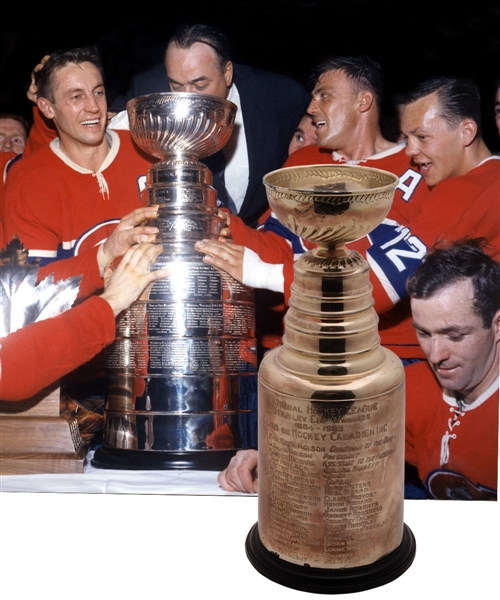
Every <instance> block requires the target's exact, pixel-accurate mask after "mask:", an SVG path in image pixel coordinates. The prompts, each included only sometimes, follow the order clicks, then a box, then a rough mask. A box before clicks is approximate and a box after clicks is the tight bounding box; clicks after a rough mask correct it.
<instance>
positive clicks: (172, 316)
mask: <svg viewBox="0 0 500 600" xmlns="http://www.w3.org/2000/svg"><path fill="white" fill-rule="evenodd" d="M254 312H255V311H254V308H253V305H252V304H250V303H248V304H233V303H229V302H224V303H222V302H196V303H193V302H171V303H161V302H158V303H154V302H149V303H144V304H140V303H138V304H135V305H134V306H132V307H131V308H130V309H128V310H127V311H125V312H124V313H122V315H121V316H120V318H119V319H118V321H117V329H116V334H117V337H134V336H164V335H170V336H176V335H178V336H194V337H196V336H207V335H210V336H222V335H226V336H228V335H229V336H234V337H238V336H240V337H253V335H254V328H255V316H254Z"/></svg>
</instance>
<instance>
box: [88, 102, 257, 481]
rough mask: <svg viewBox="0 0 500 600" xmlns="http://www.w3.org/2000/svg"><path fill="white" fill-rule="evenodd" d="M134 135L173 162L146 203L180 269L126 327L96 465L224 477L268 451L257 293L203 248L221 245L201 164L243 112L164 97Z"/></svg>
mask: <svg viewBox="0 0 500 600" xmlns="http://www.w3.org/2000/svg"><path fill="white" fill-rule="evenodd" d="M127 110H128V114H129V121H130V131H131V134H132V137H133V139H134V141H135V142H136V143H137V145H138V146H139V147H140V148H141V149H142V150H143V151H144V152H146V153H148V154H151V155H153V156H156V157H158V158H161V159H162V160H161V161H160V162H158V163H156V164H155V165H153V166H152V167H151V168H150V170H149V172H148V174H147V185H146V189H145V190H144V192H143V199H145V200H146V201H147V202H144V204H146V203H148V204H149V205H158V207H159V209H158V217H157V218H155V219H153V220H151V221H149V222H148V225H152V226H156V227H158V229H159V233H158V235H157V242H158V243H160V244H162V245H163V252H162V253H161V254H160V255H159V256H158V257H157V259H156V261H155V263H154V264H153V265H152V268H157V269H160V268H163V267H166V266H168V267H170V270H171V276H170V277H168V278H166V279H164V280H160V281H157V282H155V283H154V284H153V285H152V286H151V287H150V288H149V289H148V290H146V292H145V294H144V295H143V297H141V298H139V299H138V300H137V301H136V302H135V303H134V304H133V305H132V306H131V307H130V308H129V309H128V310H126V311H124V312H123V313H122V314H121V315H120V316H119V318H118V320H117V335H116V340H115V342H114V343H113V344H112V345H111V346H110V347H109V349H108V352H107V356H106V372H107V376H108V392H107V397H106V409H105V428H104V441H103V446H102V448H100V449H98V450H97V451H96V453H95V456H94V459H93V464H94V466H97V467H102V468H119V469H120V468H121V469H175V468H191V469H210V470H221V469H223V468H225V467H226V466H227V463H228V462H229V460H230V458H231V456H233V455H234V453H235V452H236V451H237V450H239V449H245V448H255V447H256V445H257V356H256V342H255V307H254V301H253V290H251V289H249V288H247V287H245V286H243V285H241V284H240V283H239V282H238V281H236V280H235V279H233V278H232V277H231V276H229V275H228V274H227V273H224V272H221V271H219V270H217V269H216V268H214V267H213V266H211V265H209V264H207V263H205V262H204V261H203V256H204V255H203V254H201V253H199V252H196V251H195V250H194V244H195V243H196V241H198V240H202V239H205V238H212V239H217V238H218V236H219V235H220V231H221V230H222V228H223V227H224V221H223V219H221V218H220V217H219V216H218V210H217V203H216V191H215V189H214V188H213V187H211V183H212V173H211V172H210V170H209V169H208V168H207V167H206V166H205V165H204V164H203V163H201V162H199V159H201V160H202V159H204V158H206V157H208V156H210V155H211V154H214V153H215V152H217V151H219V150H220V149H221V148H222V147H223V146H224V144H225V143H226V142H227V141H228V140H229V138H230V136H231V132H232V128H233V124H234V117H235V114H236V106H235V105H234V104H233V103H231V102H229V101H227V100H223V99H221V98H217V97H215V96H208V95H203V94H190V93H164V94H150V95H147V96H141V97H138V98H134V99H133V100H131V101H130V102H129V103H128V105H127Z"/></svg>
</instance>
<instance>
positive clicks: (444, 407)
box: [218, 240, 500, 500]
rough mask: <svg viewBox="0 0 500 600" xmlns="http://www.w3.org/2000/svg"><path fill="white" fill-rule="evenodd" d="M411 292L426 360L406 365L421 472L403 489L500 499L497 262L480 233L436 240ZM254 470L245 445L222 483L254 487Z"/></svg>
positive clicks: (411, 437) (254, 459) (413, 446)
mask: <svg viewBox="0 0 500 600" xmlns="http://www.w3.org/2000/svg"><path fill="white" fill-rule="evenodd" d="M408 293H409V295H410V297H411V310H412V314H413V325H414V327H415V328H416V331H417V337H418V341H419V343H420V345H421V347H422V350H423V352H424V355H425V356H426V357H427V359H428V360H423V361H420V362H417V363H414V364H411V365H409V366H407V367H406V369H405V371H406V381H407V383H406V390H407V400H406V461H407V463H409V465H411V466H412V467H413V468H414V469H415V470H416V473H417V476H418V478H419V480H417V481H415V482H414V481H410V482H408V483H407V485H406V489H405V496H406V497H410V498H417V497H420V498H423V497H429V498H438V499H462V500H496V494H497V492H496V490H497V460H498V459H497V456H498V448H497V445H498V387H499V386H498V383H499V382H498V376H499V371H498V368H499V367H498V365H499V342H500V265H499V264H498V263H496V262H495V261H494V260H492V259H491V258H490V257H489V256H488V255H487V254H485V253H484V252H483V250H482V249H481V243H480V241H479V240H469V241H461V242H457V243H454V244H452V245H450V246H448V247H447V246H444V247H440V248H437V249H434V250H433V251H431V252H430V253H429V254H428V256H427V258H426V259H425V260H424V262H423V264H422V265H421V266H420V267H419V268H418V269H417V271H416V272H415V274H414V275H413V276H412V277H411V278H410V280H409V281H408ZM257 467H258V453H257V451H255V450H242V451H240V452H238V453H237V454H236V455H235V456H234V457H233V458H232V460H231V462H230V463H229V465H228V467H227V469H225V470H224V471H223V472H222V473H220V474H219V478H218V479H219V483H220V485H221V486H222V487H223V488H224V489H225V490H228V491H239V492H250V493H252V492H254V493H255V492H257V489H258V483H257ZM407 473H410V474H411V469H407ZM422 488H423V489H422Z"/></svg>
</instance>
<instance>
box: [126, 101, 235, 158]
mask: <svg viewBox="0 0 500 600" xmlns="http://www.w3.org/2000/svg"><path fill="white" fill-rule="evenodd" d="M236 110H237V107H236V105H234V104H233V103H232V102H229V100H223V99H222V98H218V97H217V96H209V95H206V94H190V93H164V94H148V95H146V96H139V97H138V98H134V99H132V100H130V101H129V102H128V103H127V111H128V115H129V122H130V133H131V134H132V137H133V138H134V141H135V142H136V144H137V145H138V146H139V147H140V148H141V149H142V150H144V152H146V153H147V154H152V155H153V156H156V157H158V158H163V157H164V156H165V155H167V154H183V155H190V156H196V157H197V158H200V159H203V158H206V157H207V156H211V155H212V154H215V152H217V151H219V150H220V149H221V148H222V147H223V146H224V145H225V144H226V142H227V141H228V140H229V138H230V137H231V132H232V130H233V124H234V118H235V116H236Z"/></svg>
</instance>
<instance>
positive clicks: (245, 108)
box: [111, 24, 310, 226]
mask: <svg viewBox="0 0 500 600" xmlns="http://www.w3.org/2000/svg"><path fill="white" fill-rule="evenodd" d="M168 90H170V91H172V92H176V91H178V92H195V93H200V94H211V95H214V96H219V97H221V98H227V99H228V100H230V101H231V102H234V103H235V104H236V105H237V106H238V113H237V116H236V122H235V127H234V130H233V135H232V136H231V139H230V140H229V142H228V143H227V145H226V146H225V147H224V148H223V150H222V151H221V152H218V153H217V154H215V155H213V156H211V157H209V158H208V159H206V160H205V161H204V162H205V163H206V164H207V166H208V167H209V168H210V169H211V170H212V173H213V176H214V181H213V186H214V187H215V188H216V189H217V192H218V198H219V200H220V202H221V203H222V204H223V205H225V206H227V207H228V208H229V209H230V210H231V212H233V213H235V214H238V215H239V216H240V217H241V218H242V219H243V220H244V222H245V223H246V224H247V225H250V226H255V225H256V223H257V220H258V218H259V216H260V215H261V214H262V213H263V212H264V210H265V209H266V207H267V198H266V193H265V188H264V185H263V183H262V177H263V176H264V175H265V174H266V173H269V171H273V170H274V169H279V168H280V167H281V166H282V165H283V163H284V162H285V160H286V157H287V150H288V144H289V143H290V140H291V138H292V135H293V132H294V131H295V128H296V127H297V125H298V123H299V121H300V119H301V118H302V116H303V115H304V113H305V111H306V108H307V106H308V104H309V101H310V98H309V94H308V93H307V92H306V91H305V89H304V88H303V87H302V86H301V85H300V84H299V83H297V82H295V81H293V80H292V79H289V78H288V77H284V76H282V75H277V74H274V73H269V72H267V71H262V70H259V69H254V68H252V67H248V66H244V65H237V64H233V63H232V62H231V60H230V59H229V46H228V42H227V39H226V37H225V36H224V35H223V34H222V33H221V32H220V31H219V30H218V29H216V28H214V27H212V26H209V25H203V24H198V25H182V26H180V27H179V28H178V29H177V30H176V31H175V32H174V34H173V36H172V38H171V40H170V42H169V44H168V47H167V51H166V54H165V65H157V66H155V67H153V68H152V69H150V70H149V71H146V72H144V73H141V74H139V75H138V76H137V77H135V78H134V80H133V81H132V86H131V89H130V90H129V92H128V93H127V94H126V95H125V96H122V97H120V98H118V99H117V100H115V102H114V103H113V105H112V107H111V108H112V110H123V109H124V108H125V105H126V102H127V101H128V100H129V99H130V98H134V97H136V96H141V95H143V94H150V93H156V92H165V91H168ZM111 127H113V122H112V124H111Z"/></svg>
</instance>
